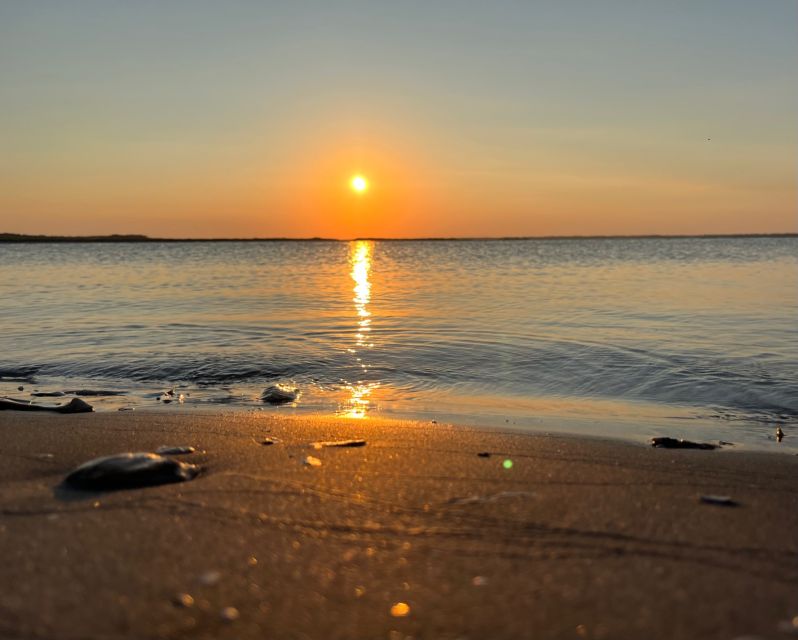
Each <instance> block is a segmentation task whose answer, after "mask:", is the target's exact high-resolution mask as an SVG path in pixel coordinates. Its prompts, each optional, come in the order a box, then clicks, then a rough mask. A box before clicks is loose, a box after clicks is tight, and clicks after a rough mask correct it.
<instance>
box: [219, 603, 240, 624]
mask: <svg viewBox="0 0 798 640" xmlns="http://www.w3.org/2000/svg"><path fill="white" fill-rule="evenodd" d="M219 615H220V616H221V618H222V620H224V621H225V622H233V621H234V620H238V618H239V617H240V615H241V614H240V613H239V612H238V609H236V608H235V607H225V608H224V609H222V610H221V611H220V612H219Z"/></svg>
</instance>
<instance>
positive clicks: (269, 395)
mask: <svg viewBox="0 0 798 640" xmlns="http://www.w3.org/2000/svg"><path fill="white" fill-rule="evenodd" d="M298 393H299V390H298V389H289V388H287V387H282V386H279V385H273V386H271V387H266V388H265V389H264V390H263V393H262V394H261V396H260V399H261V400H263V402H266V403H268V404H286V403H288V402H294V400H296V398H297V395H298Z"/></svg>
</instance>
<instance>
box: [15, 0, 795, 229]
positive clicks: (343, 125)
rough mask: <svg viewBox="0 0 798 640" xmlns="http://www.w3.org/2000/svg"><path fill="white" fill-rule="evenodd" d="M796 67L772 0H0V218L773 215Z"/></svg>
mask: <svg viewBox="0 0 798 640" xmlns="http://www.w3.org/2000/svg"><path fill="white" fill-rule="evenodd" d="M796 68H798V2H795V1H794V0H784V1H782V0H763V1H762V2H750V1H749V0H717V1H710V0H690V1H681V0H673V1H670V2H662V1H661V0H660V1H656V2H649V1H646V0H628V1H626V2H616V1H613V0H603V1H602V2H595V1H593V0H585V1H576V0H552V1H550V2H536V1H533V0H526V1H523V2H507V1H505V2H500V1H496V2H468V1H466V0H460V1H458V2H448V1H443V0H437V1H429V0H427V1H425V2H414V1H405V2H376V1H372V2H331V1H324V2H310V1H301V2H300V1H296V2H284V3H283V2H280V3H272V2H264V1H261V2H254V1H253V2H240V1H239V2H237V1H232V0H228V1H225V2H222V1H218V2H203V1H201V0H192V1H190V2H188V1H185V2H182V1H178V0H171V1H169V0H167V1H163V0H159V1H157V2H155V1H150V0H137V1H136V2H125V1H122V0H116V1H115V0H103V1H101V2H86V1H82V0H75V1H73V2H61V1H60V0H59V1H57V2H56V1H53V2H46V1H37V2H24V1H23V0H19V1H10V0H0V105H2V111H1V113H2V118H0V232H4V231H5V232H17V233H37V234H38V233H45V234H66V235H80V234H109V233H143V234H148V235H151V236H158V237H312V236H322V237H337V238H350V237H357V236H361V237H363V236H371V237H429V236H447V237H450V236H539V235H616V234H621V235H624V234H629V235H635V234H704V233H774V232H796V231H798V117H796V116H798V82H796V80H795V69H796ZM355 175H362V176H364V177H365V178H366V179H367V180H368V184H369V188H368V189H367V190H366V191H365V192H363V193H357V192H355V191H353V190H352V189H351V188H350V180H351V178H352V177H353V176H355Z"/></svg>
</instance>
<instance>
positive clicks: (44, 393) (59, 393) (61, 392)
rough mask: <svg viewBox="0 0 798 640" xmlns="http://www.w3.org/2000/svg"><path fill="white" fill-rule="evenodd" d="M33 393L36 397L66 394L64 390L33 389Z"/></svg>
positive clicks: (58, 396)
mask: <svg viewBox="0 0 798 640" xmlns="http://www.w3.org/2000/svg"><path fill="white" fill-rule="evenodd" d="M31 395H32V396H33V397H34V398H60V397H61V396H63V395H65V394H64V392H63V391H33V392H31Z"/></svg>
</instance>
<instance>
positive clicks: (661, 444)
mask: <svg viewBox="0 0 798 640" xmlns="http://www.w3.org/2000/svg"><path fill="white" fill-rule="evenodd" d="M651 446H652V447H658V448H660V449H717V448H718V445H716V444H710V443H709V442H692V441H690V440H682V439H680V438H668V437H664V436H663V437H659V438H651Z"/></svg>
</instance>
